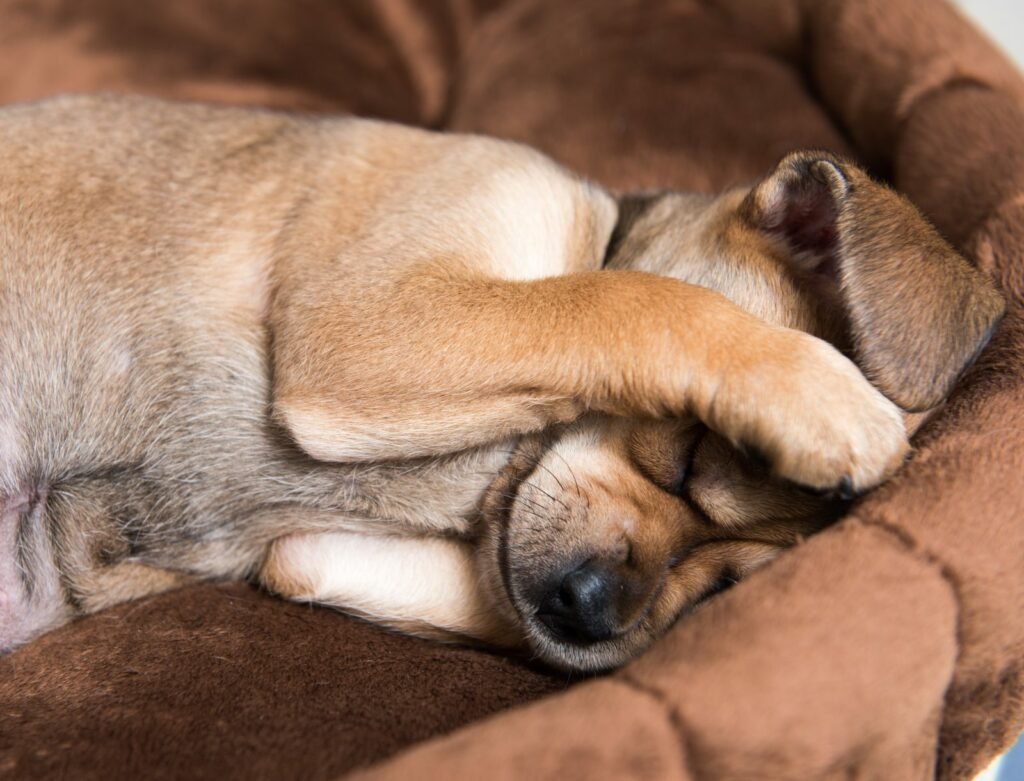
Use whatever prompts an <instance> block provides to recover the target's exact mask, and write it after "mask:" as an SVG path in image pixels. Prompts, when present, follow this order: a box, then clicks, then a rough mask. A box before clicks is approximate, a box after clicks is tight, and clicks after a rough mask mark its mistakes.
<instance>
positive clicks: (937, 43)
mask: <svg viewBox="0 0 1024 781" xmlns="http://www.w3.org/2000/svg"><path fill="white" fill-rule="evenodd" d="M96 89H103V90H117V91H134V92H144V93H149V94H158V95H164V96H170V97H179V98H191V99H202V100H214V101H219V102H228V103H241V104H253V105H271V106H277V107H285V108H297V109H303V110H312V111H326V110H331V111H351V112H354V113H359V114H363V115H373V116H382V117H386V118H391V119H396V120H399V121H403V122H409V123H414V124H421V125H426V126H431V127H438V128H450V129H456V130H465V131H475V132H485V133H491V134H495V135H499V136H504V137H508V138H513V139H517V140H522V141H525V142H528V143H532V144H534V145H536V146H538V147H540V148H541V149H543V150H544V151H546V152H548V153H549V154H551V155H553V156H554V157H556V158H557V159H559V160H561V161H563V162H565V163H566V164H568V165H570V166H572V167H574V168H576V169H578V170H580V171H583V172H584V173H586V174H588V175H590V176H592V177H593V178H595V179H597V180H598V181H601V182H602V183H604V184H606V185H608V186H610V187H613V188H621V189H638V188H651V187H679V188H685V189H692V190H703V191H710V190H717V189H720V188H722V187H725V186H729V185H733V184H737V183H740V182H743V181H747V180H750V179H752V178H754V177H756V176H758V175H759V174H761V173H763V172H764V171H765V170H766V169H767V168H768V167H769V166H770V165H771V164H772V163H773V162H774V161H775V160H776V159H777V158H778V157H779V156H780V155H782V154H783V153H784V152H786V151H788V150H790V149H793V148H797V147H824V148H828V149H832V150H836V151H841V152H847V153H850V154H854V155H857V156H859V157H860V159H861V160H863V161H864V162H865V163H866V164H868V165H870V166H871V167H872V168H873V170H874V171H875V172H876V173H878V174H879V175H881V176H885V177H888V178H889V179H890V180H891V181H892V182H893V183H894V184H895V185H896V186H897V187H899V188H901V189H902V190H904V191H905V192H906V193H908V194H909V195H910V196H911V197H912V198H913V199H914V200H915V201H916V202H917V203H918V204H919V205H920V206H921V207H922V208H923V209H924V210H925V211H926V212H927V213H928V214H929V216H930V217H931V218H932V219H933V220H934V221H935V222H936V224H937V225H938V227H939V228H940V230H942V231H943V232H944V233H945V234H946V235H947V236H948V237H949V238H950V239H951V240H952V241H954V242H955V243H956V244H957V245H958V246H959V247H960V248H961V249H963V250H964V251H965V252H966V253H967V254H968V255H969V256H970V257H972V258H973V259H974V260H975V261H976V262H977V263H979V264H980V266H981V267H982V268H983V269H985V270H986V271H987V272H988V273H990V274H991V275H992V276H993V277H994V278H995V279H996V280H997V281H998V282H999V284H1000V285H1001V287H1002V289H1003V291H1004V292H1005V294H1006V296H1007V298H1008V300H1009V304H1010V308H1009V313H1008V315H1007V317H1006V319H1005V321H1004V323H1003V325H1002V327H1001V328H1000V330H999V332H998V333H997V334H996V336H995V338H994V341H993V344H992V346H991V349H990V350H989V351H988V352H987V353H986V355H985V356H983V358H982V360H981V362H980V363H979V365H978V366H977V367H976V368H975V369H974V370H973V371H972V372H971V373H970V374H969V375H968V376H967V377H965V378H964V380H963V382H962V383H961V385H960V387H959V389H958V390H957V392H956V393H955V395H954V397H953V399H952V400H951V402H950V404H949V405H948V407H947V409H946V410H945V411H944V413H943V414H942V415H941V416H940V417H939V418H938V419H936V420H935V421H934V422H933V423H932V424H931V425H930V426H929V427H928V428H927V429H926V430H925V431H924V432H923V433H922V435H921V436H920V437H919V439H918V442H917V445H918V452H917V455H916V457H915V458H914V460H913V462H912V463H911V464H910V465H909V466H908V467H907V468H906V469H905V470H904V472H903V473H901V475H900V476H899V477H898V478H897V479H896V480H894V481H893V482H892V483H891V484H890V485H888V486H886V487H885V488H883V489H882V490H880V491H878V492H876V493H875V494H874V495H872V496H871V497H869V498H867V499H866V500H864V501H862V502H861V503H860V504H859V505H858V506H857V507H856V508H855V509H854V511H853V513H852V514H851V516H850V517H849V518H847V519H845V520H843V521H842V522H841V523H840V524H838V525H837V526H836V527H834V528H832V529H831V530H829V531H827V532H826V533H823V534H821V535H818V536H817V537H815V538H813V539H811V540H809V541H807V542H806V543H805V544H803V545H801V546H800V547H799V548H798V549H796V550H794V551H792V552H791V553H789V554H787V555H785V556H783V557H782V558H781V559H780V560H779V561H777V562H776V563H775V564H773V565H772V566H770V567H768V568H767V569H766V570H764V571H762V572H761V573H759V574H757V575H756V576H755V577H753V578H751V579H749V580H748V581H746V582H745V583H743V584H741V585H740V586H738V587H737V588H735V589H733V590H732V591H730V592H729V593H728V594H726V595H723V597H722V598H720V599H717V600H715V601H714V602H713V603H712V604H710V605H709V606H708V607H707V608H706V609H704V610H702V611H700V612H699V613H698V614H697V615H695V616H693V617H692V618H691V619H688V620H687V621H686V622H683V623H681V624H680V625H678V626H677V627H676V628H675V629H674V630H673V631H672V632H670V633H669V634H668V635H667V636H666V637H665V638H664V639H663V640H662V641H660V642H659V643H658V644H657V645H656V646H655V647H654V648H653V649H652V650H651V651H650V652H649V653H648V654H646V655H645V656H644V657H643V658H641V659H639V660H638V661H636V662H635V663H633V664H631V665H629V666H628V667H627V668H626V669H624V670H622V671H620V672H618V673H616V674H613V675H610V676H606V677H603V678H600V679H597V680H590V681H583V682H577V683H575V684H574V685H572V686H570V685H569V681H567V680H566V679H565V678H564V677H563V676H557V675H553V674H551V673H547V672H544V671H542V670H539V669H536V668H534V667H531V666H530V665H529V663H528V662H527V661H525V660H516V659H508V658H503V657H501V656H497V655H493V654H488V653H484V652H481V651H476V650H470V649H465V648H452V647H443V646H438V645H433V644H430V643H425V642H422V641H418V640H413V639H409V638H404V637H399V636H397V635H393V634H389V633H387V632H383V631H381V630H378V629H376V628H374V627H370V626H368V625H366V624H363V623H361V622H359V621H355V620H352V619H349V618H345V617H343V616H341V615H338V614H336V613H333V612H331V611H327V610H322V609H316V608H308V607H301V606H295V605H287V604H283V603H281V602H278V601H276V600H273V599H271V598H269V597H267V596H265V595H261V594H259V593H257V592H256V591H254V590H252V589H250V588H248V587H245V586H242V585H228V586H223V585H221V586H217V585H209V586H199V587H194V588H190V589H186V590H183V591H180V592H176V593H171V594H167V595H163V596H160V597H157V598H155V599H151V600H148V601H143V602H139V603H134V604H129V605H124V606H121V607H118V608H115V609H114V610H111V611H108V612H106V613H103V614H100V615H97V616H94V617H92V618H89V619H87V620H83V621H80V622H78V623H76V624H73V625H71V626H68V627H65V628H63V629H61V630H58V631H57V632H54V633H52V634H50V635H48V636H46V637H44V638H42V639H41V640H39V641H37V642H36V643H33V644H31V645H29V646H28V647H26V648H24V649H22V650H20V651H18V652H16V653H14V654H11V655H9V656H7V657H5V658H3V659H0V774H6V775H7V776H9V777H11V778H52V777H55V776H58V777H59V776H63V777H68V778H91V777H95V778H111V777H119V776H120V777H146V778H160V777H181V776H183V775H188V776H190V777H197V778H199V777H210V778H218V779H220V778H232V777H239V778H240V777H267V778H287V777H296V778H340V777H341V776H342V775H345V774H346V773H348V772H350V771H352V770H354V769H357V768H362V770H361V771H360V772H361V773H363V774H364V775H363V776H362V777H364V778H375V779H376V778H379V779H384V778H407V777H413V778H433V777H436V778H443V779H458V778H466V779H477V778H480V777H487V778H490V779H495V780H496V779H503V778H508V779H520V778H522V779H536V778H553V779H554V778H557V779H565V778H588V779H591V778H593V779H601V778H607V779H625V778H637V779H640V778H644V779H659V780H660V779H750V778H771V779H794V780H796V779H799V780H800V781H808V780H810V779H840V778H853V777H856V778H872V779H874V778H877V779H918V778H920V779H926V778H932V777H933V776H934V775H935V774H936V773H937V774H938V776H939V777H940V778H943V779H960V778H969V777H970V776H971V774H972V772H973V771H974V770H976V769H977V768H979V767H980V766H981V765H983V764H984V763H985V761H986V760H987V759H988V758H989V757H990V756H992V754H993V753H994V752H996V751H998V750H999V749H1000V748H1002V747H1004V746H1005V745H1006V744H1007V743H1008V742H1010V741H1011V740H1012V738H1013V736H1014V735H1015V733H1016V732H1017V731H1019V729H1020V728H1021V726H1022V722H1024V702H1022V691H1024V662H1022V660H1024V613H1022V610H1021V607H1022V606H1024V522H1022V519H1021V517H1020V516H1021V510H1022V508H1024V477H1022V475H1024V309H1022V305H1024V262H1022V259H1021V251H1022V247H1024V135H1022V133H1021V128H1022V127H1024V84H1022V82H1021V80H1020V77H1019V75H1018V74H1017V73H1016V72H1015V71H1014V70H1013V68H1012V67H1011V66H1010V65H1009V64H1008V63H1007V62H1006V61H1005V60H1003V59H1002V58H1001V57H1000V55H998V54H997V53H996V52H995V51H994V50H993V49H992V48H990V46H989V45H988V44H987V43H986V42H985V41H984V40H983V39H981V38H980V37H979V36H978V35H977V34H976V33H975V32H974V31H973V30H972V29H970V28H969V27H968V26H967V25H966V23H965V22H964V21H963V20H962V19H961V18H959V17H958V16H957V15H956V13H955V12H954V11H952V10H951V9H950V7H949V6H947V5H946V4H945V3H944V2H942V1H941V0H804V1H803V2H798V0H702V1H700V2H698V0H648V1H647V2H641V1H640V0H585V1H584V0H576V1H575V2H557V3H556V2H550V0H481V1H480V2H476V3H473V2H471V0H449V1H448V2H444V1H443V0H431V2H418V1H417V0H379V1H378V2H369V1H368V0H367V1H366V2H358V3H350V2H342V1H341V0H337V1H336V2H329V1H328V0H305V1H304V2H302V3H289V2H285V0H268V2H255V0H176V1H175V2H173V3H136V2H129V0H46V2H37V3H25V2H19V1H18V0H0V101H3V102H12V101H16V100H26V99H34V98H38V97H41V96H44V95H48V94H54V93H57V92H63V91H69V90H96ZM0 153H2V150H0ZM531 701H533V702H531ZM511 706H520V707H517V708H512V709H510V708H511ZM506 709H509V710H507V712H502V713H499V714H497V715H493V716H491V717H490V718H484V717H486V716H488V715H490V714H495V713H496V712H498V711H506ZM446 733H450V734H446ZM438 736H442V737H438ZM428 738H434V739H433V740H427V739H428ZM401 749H404V750H403V751H400V750H401ZM396 752H397V753H396ZM372 763H376V764H372Z"/></svg>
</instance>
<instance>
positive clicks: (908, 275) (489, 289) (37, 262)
mask: <svg viewBox="0 0 1024 781" xmlns="http://www.w3.org/2000/svg"><path fill="white" fill-rule="evenodd" d="M0 150H2V153H3V157H2V161H0V367H2V374H0V648H3V649H11V648H13V647H15V646H17V645H18V644H20V643H24V642H26V641H27V640H29V639H31V638H32V637H34V636H36V635H38V634H39V633H41V632H44V631H46V630H48V629H50V628H53V627H55V626H58V625H60V624H62V623H64V622H66V621H68V620H70V619H71V618H73V617H74V616H77V615H82V614H86V613H90V612H93V611H96V610H99V609H101V608H103V607H106V606H108V605H111V604H115V603H117V602H120V601H123V600H126V599H132V598H136V597H141V596H144V595H146V594H151V593H154V592H157V591H161V590H165V589H168V588H172V587H174V586H177V585H180V584H183V583H187V582H189V581H192V580H196V579H203V578H243V577H248V578H254V579H256V580H258V581H260V582H262V583H263V584H265V585H266V586H268V587H269V588H271V589H273V590H275V591H277V592H278V593H280V594H282V595H283V596H286V597H289V598H293V599H308V600H316V601H320V602H323V603H326V604H333V605H337V606H339V607H343V608H347V609H349V610H352V611H354V612H357V613H361V614H364V615H366V616H368V617H370V618H373V619H375V620H378V621H380V622H382V623H386V624H389V625H391V626H395V627H398V628H401V629H405V630H407V631H414V632H417V633H420V634H426V635H430V636H442V637H451V636H456V637H468V638H476V639H479V640H483V641H486V642H490V643H498V644H503V645H512V646H515V645H521V644H524V643H525V644H527V645H528V646H530V647H531V648H532V649H533V650H534V651H535V652H536V653H537V654H538V655H539V656H540V657H541V658H542V659H544V660H546V661H547V662H549V663H551V664H553V665H556V666H560V667H563V668H569V669H581V670H590V669H600V668H605V667H609V666H613V665H616V664H620V663H622V662H624V661H625V660H627V659H629V658H630V657H632V656H634V655H636V654H637V653H639V652H640V651H641V650H643V649H644V648H645V647H646V646H647V645H649V644H650V643H651V642H652V640H653V639H654V638H656V637H657V636H658V635H659V634H660V633H662V632H664V631H665V629H666V628H667V627H668V626H669V625H670V624H671V622H672V621H673V620H675V619H676V618H677V617H678V616H680V615H682V614H684V613H685V612H687V611H688V610H690V609H692V608H693V607H694V606H695V605H697V604H698V603H699V602H700V601H701V600H702V599H704V598H706V597H707V596H708V595H709V594H710V593H712V592H714V591H715V590H716V589H720V588H722V587H724V586H726V585H728V584H730V583H731V582H733V581H734V580H736V579H739V578H741V577H742V576H744V575H745V574H747V573H748V572H750V571H751V570H753V569H754V568H756V567H758V566H760V565H762V564H763V563H764V562H766V561H768V560H769V559H771V558H772V557H773V556H775V555H776V554H777V553H778V552H779V551H781V550H782V549H784V548H785V547H786V546H788V545H791V544H793V543H794V542H795V541H796V540H798V539H799V538H800V537H801V536H802V535H804V534H807V533H809V532H811V531H814V530H815V529H817V528H819V527H820V526H821V525H822V524H824V523H825V522H827V521H828V520H829V519H831V518H833V517H834V516H835V514H836V513H837V511H838V508H839V507H841V502H842V500H843V499H847V498H850V497H852V496H853V495H855V494H856V493H859V492H861V491H864V490H866V489H869V488H871V487H872V486H874V485H877V484H878V483H879V482H881V481H882V480H884V479H886V478H887V477H888V476H889V475H891V474H892V473H893V472H894V471H895V470H896V469H897V468H898V467H899V466H900V464H901V463H902V461H903V460H904V458H905V456H906V454H907V452H908V444H907V437H906V431H905V427H904V420H903V416H902V414H901V409H902V410H921V409H926V408H930V407H933V406H935V405H936V404H938V403H940V402H941V401H942V399H943V397H944V396H945V395H946V394H947V392H948V391H949V389H950V387H951V385H952V383H953V382H954V381H955V379H956V377H957V376H958V375H959V373H960V372H961V371H962V370H963V369H964V367H965V366H967V365H968V364H969V363H970V361H971V360H972V359H973V357H974V356H975V355H976V354H977V352H978V351H979V349H980V348H981V347H982V346H983V345H984V343H985V341H986V340H987V338H988V335H989V333H990V332H991V329H992V328H993V326H994V324H995V322H996V321H997V320H998V318H999V316H1000V314H1001V312H1002V302H1001V300H1000V299H999V297H998V296H997V295H996V294H995V292H994V291H993V290H992V289H991V287H990V286H989V285H988V283H987V282H986V280H985V279H984V277H983V276H982V275H980V274H979V273H978V272H976V271H975V270H974V269H973V268H972V267H970V266H969V265H968V264H967V263H966V262H965V261H964V260H963V259H962V258H960V257H959V256H958V255H957V254H956V253H955V252H954V251H953V250H952V249H951V248H950V247H949V246H947V245H946V244H945V243H944V242H943V241H942V240H941V239H940V238H939V237H938V236H937V235H936V233H935V232H934V230H932V229H931V228H930V227H929V226H928V225H927V224H926V223H925V222H924V220H923V219H922V218H921V217H920V215H918V213H917V212H916V211H915V210H914V209H913V207H911V206H910V205H909V204H908V203H907V202H906V201H905V200H903V199H901V198H900V197H899V196H897V195H895V194H894V193H892V192H891V191H889V190H887V189H885V188H884V187H882V186H880V185H878V184H876V183H874V182H872V181H871V180H870V179H869V178H868V177H867V176H866V175H865V174H864V173H863V172H862V171H860V170H859V169H857V168H856V167H855V166H853V165H851V164H850V163H848V162H846V161H843V160H840V159H837V158H835V157H832V156H830V155H827V154H818V153H802V154H796V155H792V156H790V157H788V158H786V159H785V160H783V161H782V162H781V163H780V164H779V166H778V167H777V168H776V169H775V170H774V171H773V172H772V173H771V174H769V175H768V177H767V178H765V179H764V180H763V181H762V182H760V183H759V184H758V185H756V186H755V187H754V188H753V189H747V190H737V191H734V192H730V193H727V194H725V195H723V196H721V197H718V198H707V197H703V196H692V195H681V194H663V195H651V196H638V197H626V198H623V199H620V200H619V201H616V199H614V198H613V197H611V196H610V195H609V194H607V193H606V192H604V191H602V190H600V189H599V188H597V187H595V186H593V185H591V184H589V183H587V182H584V181H582V180H580V179H578V178H577V177H575V176H573V175H572V174H570V173H568V172H566V171H564V170H562V169H561V168H559V167H558V166H556V165H555V164H554V163H552V162H551V161H550V160H548V159H546V158H544V157H543V156H541V155H539V154H537V153H535V152H533V151H530V150H528V149H526V148H524V147H521V146H518V145H515V144H510V143H505V142H500V141H495V140H489V139H484V138H477V137H469V136H455V135H441V134H433V133H428V132H425V131H420V130H413V129H409V128H404V127H398V126H395V125H390V124H386V123H380V122H372V121H366V120H357V119H311V118H303V117H297V116H291V115H284V114H277V113H271V112H260V111H249V110H238V109H223V108H211V107H202V106H193V105H180V104H172V103H165V102H159V101H153V100H145V99H136V98H114V97H75V98H62V99H57V100H52V101H48V102H44V103H40V104H35V105H25V106H18V107H12V108H7V109H4V110H2V111H0ZM602 267H604V268H602ZM844 353H845V354H846V355H848V356H850V357H849V358H848V357H845V356H844ZM851 359H852V360H851ZM853 361H856V364H857V365H855V364H854V362H853ZM858 366H859V367H860V368H858Z"/></svg>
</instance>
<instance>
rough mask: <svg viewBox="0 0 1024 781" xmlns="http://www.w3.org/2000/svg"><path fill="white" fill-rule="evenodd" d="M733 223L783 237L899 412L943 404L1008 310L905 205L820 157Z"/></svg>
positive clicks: (783, 169)
mask: <svg viewBox="0 0 1024 781" xmlns="http://www.w3.org/2000/svg"><path fill="white" fill-rule="evenodd" d="M740 215H741V216H742V217H743V218H744V219H746V220H748V221H749V222H750V223H751V224H752V225H753V226H754V227H755V228H757V229H758V230H760V231H764V232H766V233H767V234H769V235H771V236H774V237H776V238H778V239H781V240H782V241H783V242H784V243H785V245H786V247H787V248H788V255H789V257H790V258H791V262H792V263H794V264H795V265H796V266H797V267H798V268H799V269H800V270H801V271H802V272H804V273H806V274H808V275H809V276H810V277H811V278H813V279H814V280H815V281H816V282H818V283H823V284H824V287H825V289H826V290H828V291H830V296H831V297H835V298H836V300H837V302H838V306H840V307H841V308H842V310H843V312H844V314H845V318H846V325H847V328H848V330H849V334H850V340H851V342H852V349H853V353H854V356H853V357H854V358H855V360H856V361H857V363H858V364H859V365H860V367H861V369H862V370H863V371H864V373H865V375H867V376H868V378H870V379H871V381H872V382H874V384H875V385H876V386H877V387H878V388H879V390H881V391H882V392H883V393H884V394H885V395H886V396H888V397H889V398H890V399H891V400H892V401H893V402H895V403H896V404H898V405H899V406H901V407H903V408H904V409H906V410H923V409H927V408H929V407H932V406H934V405H936V404H938V403H939V402H940V401H942V399H944V398H945V397H946V396H947V395H948V393H949V391H950V389H951V388H952V385H953V383H954V382H955V381H956V379H957V377H959V376H960V374H961V372H963V371H964V369H966V368H967V366H969V365H970V363H971V362H972V361H973V360H974V358H975V357H976V356H977V355H978V353H979V352H980V351H981V349H982V347H984V346H985V344H986V343H987V342H988V339H989V337H990V335H991V333H992V330H993V329H994V327H995V326H996V324H997V323H998V322H999V319H1000V318H1001V317H1002V314H1003V310H1004V307H1005V304H1004V302H1003V299H1002V297H1001V296H1000V295H999V294H998V293H997V292H996V290H995V288H994V287H993V285H992V283H991V282H990V281H989V279H988V278H987V277H986V276H985V275H984V274H982V273H981V272H980V271H978V270H977V269H975V268H974V267H973V266H972V265H971V264H970V263H968V262H967V260H965V259H964V258H963V257H961V256H960V255H959V254H958V253H957V252H956V250H954V249H953V248H952V247H951V246H950V245H949V244H947V243H946V242H945V241H944V240H943V239H942V237H941V236H939V234H938V233H937V232H936V230H935V229H934V228H933V227H932V226H931V225H930V224H929V223H928V222H927V221H926V220H925V218H924V217H923V216H922V215H921V213H920V212H918V210H917V209H916V208H914V206H913V205H912V204H911V203H910V202H909V201H908V200H907V199H906V198H903V197H902V196H900V195H897V194H896V193H895V192H893V191H892V190H890V189H889V188H888V187H885V186H883V185H881V184H878V183H877V182H874V181H872V179H871V178H870V177H869V176H868V175H867V174H866V173H865V172H864V171H862V170H861V169H860V168H858V167H857V166H856V165H854V164H852V163H850V162H848V161H846V160H843V159H841V158H838V157H836V156H834V155H831V154H829V153H826V152H797V153H794V154H791V155H789V156H787V157H786V158H785V159H783V160H782V162H781V163H779V165H778V166H777V167H776V169H775V170H774V171H773V172H772V173H771V174H770V175H769V176H768V177H767V178H766V179H765V180H764V181H762V182H761V183H760V184H758V185H757V186H756V187H754V189H753V190H751V192H750V194H749V195H748V196H747V197H746V199H745V200H744V201H743V204H742V205H741V207H740Z"/></svg>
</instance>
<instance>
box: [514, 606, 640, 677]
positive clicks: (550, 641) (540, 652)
mask: <svg viewBox="0 0 1024 781" xmlns="http://www.w3.org/2000/svg"><path fill="white" fill-rule="evenodd" d="M523 623H524V628H525V630H526V638H527V644H528V645H529V647H530V650H531V651H532V652H533V653H534V654H535V655H536V656H537V658H538V659H540V660H541V661H543V662H544V663H545V664H548V665H550V666H551V667H555V668H557V669H559V670H564V671H565V672H573V673H600V672H604V671H606V670H612V669H614V668H616V667H621V666H622V665H623V664H625V663H626V662H628V661H630V660H631V659H635V658H636V657H637V656H639V655H640V653H642V652H643V651H644V650H646V649H647V647H648V646H650V645H651V643H652V642H653V641H654V634H653V633H651V632H648V631H645V630H644V628H642V627H637V628H634V629H632V630H630V631H629V632H627V633H625V634H623V635H620V636H618V637H612V638H610V639H608V640H601V641H598V642H593V643H587V644H577V643H570V642H567V641H565V640H563V639H561V638H558V637H555V636H554V635H552V634H551V632H550V631H549V630H548V629H547V628H546V627H545V626H543V625H542V624H541V623H540V622H539V621H538V620H537V619H535V618H532V617H531V618H527V619H525V620H524V622H523Z"/></svg>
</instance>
